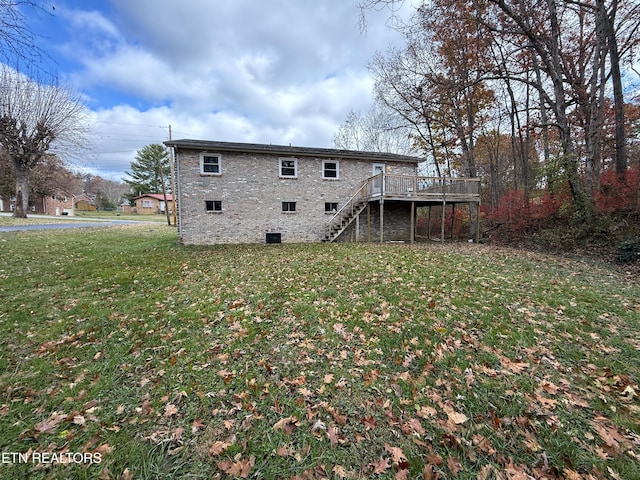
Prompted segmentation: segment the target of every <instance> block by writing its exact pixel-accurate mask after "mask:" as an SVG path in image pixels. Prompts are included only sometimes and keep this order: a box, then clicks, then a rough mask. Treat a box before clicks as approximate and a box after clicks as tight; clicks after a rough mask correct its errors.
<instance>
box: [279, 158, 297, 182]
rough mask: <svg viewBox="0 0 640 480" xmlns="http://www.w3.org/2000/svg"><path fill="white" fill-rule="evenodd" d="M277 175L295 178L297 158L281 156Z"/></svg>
mask: <svg viewBox="0 0 640 480" xmlns="http://www.w3.org/2000/svg"><path fill="white" fill-rule="evenodd" d="M278 175H280V176H281V177H283V178H296V177H297V176H298V159H297V158H281V159H280V171H279V172H278Z"/></svg>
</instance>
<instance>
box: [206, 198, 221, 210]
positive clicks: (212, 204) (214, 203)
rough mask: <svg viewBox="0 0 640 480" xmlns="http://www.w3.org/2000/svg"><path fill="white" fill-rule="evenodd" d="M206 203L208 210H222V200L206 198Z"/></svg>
mask: <svg viewBox="0 0 640 480" xmlns="http://www.w3.org/2000/svg"><path fill="white" fill-rule="evenodd" d="M204 205H205V210H206V211H207V212H222V201H221V200H205V201H204Z"/></svg>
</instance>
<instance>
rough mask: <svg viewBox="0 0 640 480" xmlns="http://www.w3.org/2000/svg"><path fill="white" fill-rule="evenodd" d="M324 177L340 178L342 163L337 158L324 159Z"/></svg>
mask: <svg viewBox="0 0 640 480" xmlns="http://www.w3.org/2000/svg"><path fill="white" fill-rule="evenodd" d="M322 178H328V179H331V180H337V179H338V178H340V163H339V162H338V161H337V160H323V161H322Z"/></svg>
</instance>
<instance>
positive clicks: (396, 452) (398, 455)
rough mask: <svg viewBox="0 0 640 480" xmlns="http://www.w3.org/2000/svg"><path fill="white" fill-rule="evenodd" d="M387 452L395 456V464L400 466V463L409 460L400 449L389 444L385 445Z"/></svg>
mask: <svg viewBox="0 0 640 480" xmlns="http://www.w3.org/2000/svg"><path fill="white" fill-rule="evenodd" d="M384 449H385V451H387V452H389V453H390V454H391V455H392V456H393V464H394V465H398V464H400V462H402V461H404V460H406V459H407V457H405V456H404V453H403V452H402V449H401V448H400V447H392V446H390V445H389V444H388V443H385V444H384Z"/></svg>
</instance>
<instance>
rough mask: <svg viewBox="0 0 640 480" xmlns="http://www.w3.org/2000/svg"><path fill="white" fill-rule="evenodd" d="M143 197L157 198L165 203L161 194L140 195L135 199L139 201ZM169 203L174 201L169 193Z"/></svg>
mask: <svg viewBox="0 0 640 480" xmlns="http://www.w3.org/2000/svg"><path fill="white" fill-rule="evenodd" d="M143 197H151V198H155V199H156V200H160V201H161V202H164V195H162V194H161V193H145V194H143V195H138V196H137V197H135V199H136V200H137V199H138V198H143ZM167 201H169V202H171V201H173V195H172V194H170V193H167Z"/></svg>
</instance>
